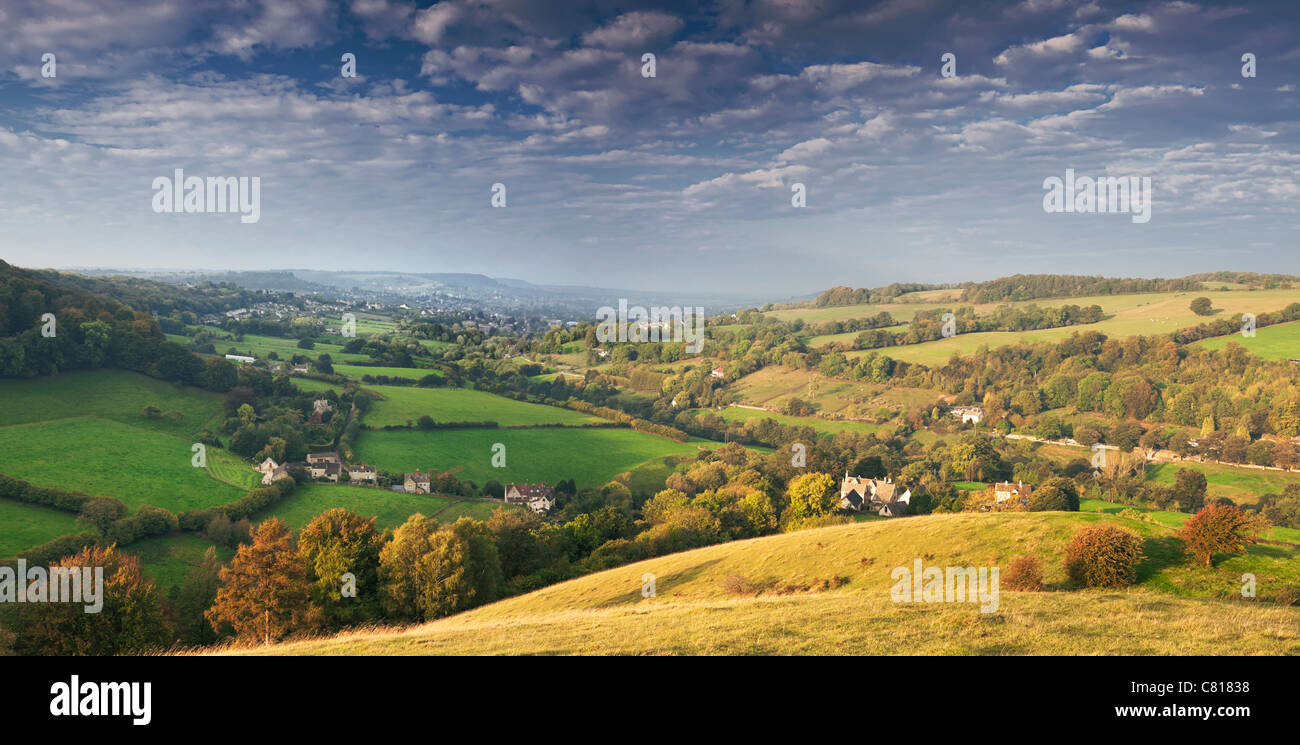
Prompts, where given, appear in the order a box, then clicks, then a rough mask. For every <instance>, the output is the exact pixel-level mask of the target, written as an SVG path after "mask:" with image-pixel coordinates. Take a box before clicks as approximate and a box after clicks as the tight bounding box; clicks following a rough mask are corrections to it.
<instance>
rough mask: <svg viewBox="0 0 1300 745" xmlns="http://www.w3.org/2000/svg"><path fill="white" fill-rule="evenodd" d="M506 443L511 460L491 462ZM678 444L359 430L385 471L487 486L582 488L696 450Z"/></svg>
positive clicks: (622, 432) (608, 437)
mask: <svg viewBox="0 0 1300 745" xmlns="http://www.w3.org/2000/svg"><path fill="white" fill-rule="evenodd" d="M495 443H502V444H504V445H505V446H506V467H505V468H493V467H492V446H493V444H495ZM696 452H698V446H697V445H696V444H695V443H691V442H686V443H679V442H674V441H672V440H668V439H665V438H662V437H656V436H654V435H648V434H644V433H642V432H636V431H633V430H630V429H603V428H588V429H577V428H542V429H444V430H430V431H422V430H394V431H390V432H374V431H367V432H362V434H361V436H360V437H359V438H358V440H357V457H358V459H360V460H364V461H365V462H367V463H373V464H375V465H377V466H379V467H380V468H383V469H384V470H387V471H401V472H410V471H417V470H420V471H427V470H429V469H435V470H439V471H447V470H452V471H455V472H456V473H457V475H458V476H459V478H462V479H469V480H471V481H473V482H474V483H476V484H478V485H479V486H482V485H483V484H484V483H486V482H487V481H488V480H490V479H495V480H497V481H499V482H501V483H502V484H505V483H510V482H525V483H535V482H538V481H544V482H546V483H548V484H551V485H555V483H556V482H558V481H560V480H561V479H568V478H572V479H574V480H575V481H576V483H577V486H578V488H583V487H587V486H592V487H594V486H600V485H601V484H603V483H605V482H606V481H609V480H610V479H611V478H613V477H614V476H616V475H618V474H620V473H622V472H624V471H628V470H631V469H632V468H634V467H636V466H638V465H640V464H642V463H645V462H647V461H649V460H651V459H657V458H664V457H667V456H670V455H686V454H690V455H694V454H695V453H696Z"/></svg>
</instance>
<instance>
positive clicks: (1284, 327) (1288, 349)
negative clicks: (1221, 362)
mask: <svg viewBox="0 0 1300 745" xmlns="http://www.w3.org/2000/svg"><path fill="white" fill-rule="evenodd" d="M1228 342H1236V343H1238V344H1240V345H1241V346H1243V347H1245V348H1246V351H1247V352H1250V353H1251V354H1253V355H1256V356H1257V357H1259V358H1261V359H1265V360H1289V359H1294V358H1300V321H1292V322H1290V323H1279V324H1277V325H1275V326H1264V327H1262V328H1259V329H1256V330H1255V336H1253V337H1246V336H1242V335H1241V334H1239V333H1238V334H1233V335H1232V336H1216V337H1215V338H1213V339H1206V340H1204V341H1199V342H1197V343H1196V344H1194V345H1193V346H1200V347H1205V348H1206V349H1223V348H1224V347H1226V346H1228Z"/></svg>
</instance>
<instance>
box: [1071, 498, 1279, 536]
mask: <svg viewBox="0 0 1300 745" xmlns="http://www.w3.org/2000/svg"><path fill="white" fill-rule="evenodd" d="M1126 509H1129V510H1136V511H1138V512H1141V513H1143V514H1145V515H1149V516H1150V517H1151V519H1152V520H1155V521H1156V522H1158V523H1160V524H1161V525H1164V526H1165V527H1168V528H1173V529H1174V530H1178V529H1180V528H1182V527H1183V525H1184V524H1185V523H1186V522H1187V521H1188V520H1189V519H1190V518H1191V517H1192V516H1191V515H1190V514H1188V513H1186V512H1170V511H1168V510H1156V509H1151V508H1150V507H1135V506H1133V505H1128V504H1119V503H1116V502H1107V501H1104V500H1101V499H1081V500H1079V511H1080V512H1102V513H1106V514H1111V515H1114V514H1118V513H1120V512H1123V511H1124V510H1126ZM1261 537H1263V538H1266V539H1268V540H1270V541H1285V542H1287V543H1296V544H1300V530H1296V529H1295V528H1283V527H1280V526H1277V525H1274V526H1272V527H1271V528H1269V530H1268V532H1267V533H1264V535H1263V536H1261Z"/></svg>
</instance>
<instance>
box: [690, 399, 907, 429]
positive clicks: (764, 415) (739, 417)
mask: <svg viewBox="0 0 1300 745" xmlns="http://www.w3.org/2000/svg"><path fill="white" fill-rule="evenodd" d="M700 411H701V412H704V411H710V410H708V409H701V410H700ZM710 413H713V414H717V415H718V416H720V417H722V419H723V420H724V421H727V422H748V421H750V420H751V419H754V420H759V421H762V420H763V419H775V420H776V421H777V422H778V423H779V424H784V425H786V426H788V427H812V428H813V429H815V430H817V431H818V432H821V433H824V434H828V435H830V434H835V433H836V432H875V431H876V430H878V429H880V428H881V425H879V424H870V423H868V422H852V421H831V420H828V419H818V418H817V417H812V416H789V415H786V414H778V413H776V412H772V411H758V410H756V409H742V408H740V407H737V406H728V407H727V408H725V409H723V410H722V411H710Z"/></svg>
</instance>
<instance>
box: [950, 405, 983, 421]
mask: <svg viewBox="0 0 1300 745" xmlns="http://www.w3.org/2000/svg"><path fill="white" fill-rule="evenodd" d="M952 415H953V416H955V417H958V418H959V419H961V423H962V424H966V423H967V422H970V423H971V424H979V423H980V421H981V420H982V419H984V410H983V409H981V408H980V407H978V406H958V407H957V408H955V409H953V410H952Z"/></svg>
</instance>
